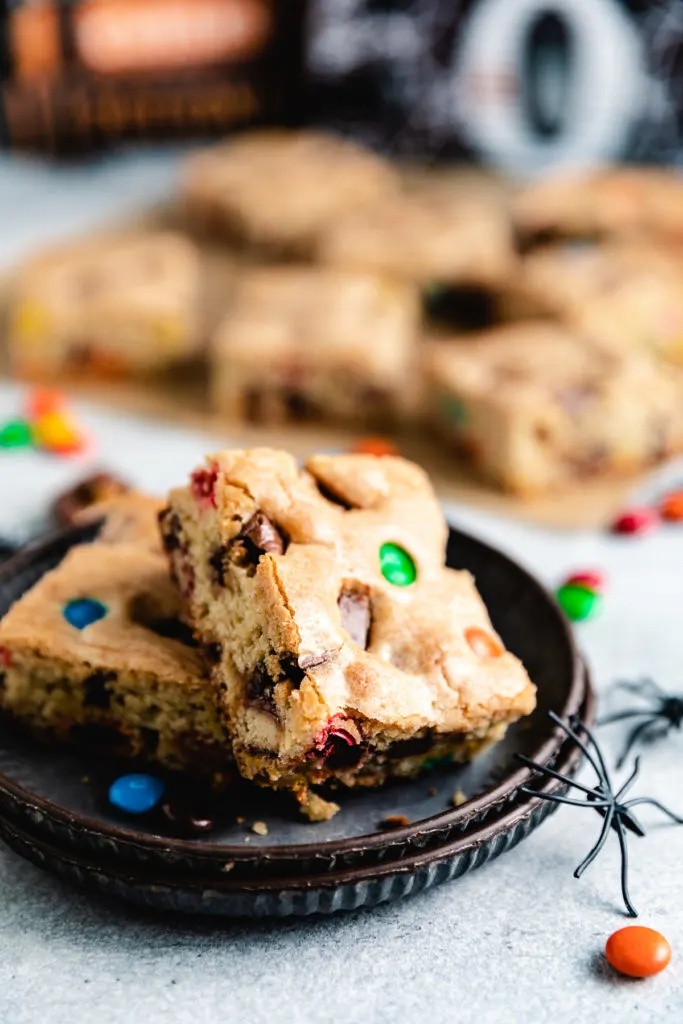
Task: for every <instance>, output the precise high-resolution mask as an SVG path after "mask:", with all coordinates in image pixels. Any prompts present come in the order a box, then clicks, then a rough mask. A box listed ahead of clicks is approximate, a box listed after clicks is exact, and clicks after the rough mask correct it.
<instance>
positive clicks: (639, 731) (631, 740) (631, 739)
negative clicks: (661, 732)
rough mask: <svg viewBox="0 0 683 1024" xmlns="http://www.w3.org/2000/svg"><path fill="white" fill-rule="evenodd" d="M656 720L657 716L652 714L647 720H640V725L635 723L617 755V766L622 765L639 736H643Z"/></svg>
mask: <svg viewBox="0 0 683 1024" xmlns="http://www.w3.org/2000/svg"><path fill="white" fill-rule="evenodd" d="M656 721H657V716H656V715H653V716H652V717H651V718H648V719H647V721H645V722H641V723H640V725H637V726H636V727H635V729H632V730H631V732H630V733H629V735H628V738H627V740H626V746H625V747H624V749H623V750H622V752H621V754H620V755H619V760H618V761H617V768H621V767H622V765H623V764H624V761H625V760H626V758H627V757H628V755H629V754H630V753H631V751H632V750H633V748H634V747H635V745H636V743H637V742H638V740H639V739H640V737H641V736H643V735H644V734H645V733H646V732H647V730H648V729H649V728H651V726H653V725H654V724H655V723H656Z"/></svg>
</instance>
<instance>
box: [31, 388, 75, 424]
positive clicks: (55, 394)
mask: <svg viewBox="0 0 683 1024" xmlns="http://www.w3.org/2000/svg"><path fill="white" fill-rule="evenodd" d="M65 405H66V399H65V397H64V395H63V394H62V392H61V391H57V390H56V389H53V388H38V389H37V390H35V391H32V392H31V394H30V395H29V396H28V400H27V402H26V408H27V411H28V415H29V418H30V419H32V420H36V419H40V417H41V416H45V415H46V414H47V413H52V412H59V411H60V410H61V409H63V408H64V407H65Z"/></svg>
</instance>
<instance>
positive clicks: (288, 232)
mask: <svg viewBox="0 0 683 1024" xmlns="http://www.w3.org/2000/svg"><path fill="white" fill-rule="evenodd" d="M397 187H398V176H397V173H396V172H395V171H394V169H393V168H392V167H391V165H390V164H388V163H387V162H386V161H385V160H383V159H382V158H381V157H379V156H377V155H376V154H374V153H372V152H370V151H369V150H366V149H364V148H362V147H361V146H359V145H358V144H356V143H353V142H351V141H349V140H346V139H342V138H339V137H336V136H334V135H327V134H324V133H322V132H316V131H305V132H304V131H302V132H287V131H276V130H270V131H261V132H252V133H249V134H246V135H243V136H241V137H239V138H235V139H232V140H231V141H229V142H227V143H225V144H223V145H221V146H218V147H216V148H214V149H208V150H205V151H203V152H200V153H197V154H195V155H193V156H192V157H190V159H189V160H188V162H187V165H186V168H185V174H184V180H183V185H182V201H183V203H184V207H185V209H186V211H187V215H188V217H189V219H190V221H191V222H193V223H194V224H195V225H196V226H198V227H200V228H202V229H204V230H208V231H209V232H210V233H211V234H217V233H218V234H222V235H223V236H225V237H227V238H228V239H238V240H241V241H244V242H247V243H250V244H251V245H254V246H257V247H258V248H265V249H267V250H269V251H271V252H276V253H278V254H281V253H287V254H294V255H299V256H303V255H310V254H311V251H312V249H313V248H314V247H315V244H316V242H317V239H318V237H319V234H320V232H321V230H322V229H323V228H324V227H326V226H327V225H328V224H329V223H330V222H331V221H334V220H335V219H336V218H337V217H338V216H340V215H341V214H342V213H345V212H346V211H347V210H350V209H353V208H355V207H358V206H363V205H364V204H366V203H368V202H369V201H371V200H373V199H376V198H377V197H378V196H381V195H383V194H384V193H385V192H387V191H391V190H393V189H395V188H397Z"/></svg>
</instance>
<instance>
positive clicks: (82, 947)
mask: <svg viewBox="0 0 683 1024" xmlns="http://www.w3.org/2000/svg"><path fill="white" fill-rule="evenodd" d="M174 173H175V163H174V159H173V157H172V156H170V155H169V154H167V153H165V154H158V153H157V154H153V155H152V154H145V153H140V154H135V155H132V156H128V157H125V158H119V159H114V158H109V159H107V160H106V161H102V162H100V163H99V164H97V165H90V166H81V167H76V168H71V169H65V168H59V169H54V168H49V167H47V166H44V165H40V164H37V163H34V162H30V161H16V162H14V161H12V160H11V159H10V158H4V159H0V225H2V227H1V228H0V264H1V263H9V262H11V260H13V259H15V258H16V256H17V255H20V254H21V253H24V252H27V251H29V250H30V249H31V248H32V247H35V246H37V245H39V244H40V243H41V242H42V241H44V240H45V239H48V238H49V239H53V238H56V237H59V236H60V235H65V234H67V233H68V232H69V231H74V230H82V229H83V228H85V227H87V226H89V225H91V224H95V223H98V222H105V221H106V220H107V219H108V218H109V217H111V216H112V215H118V214H119V213H121V212H125V213H127V212H130V211H132V210H134V209H136V208H137V207H142V206H144V205H145V203H148V202H149V201H150V200H154V199H157V198H161V197H163V196H164V195H165V194H166V193H167V191H168V189H169V188H170V186H171V183H172V181H173V177H174ZM21 400H22V392H21V391H20V389H17V388H14V387H12V386H10V385H0V421H2V420H4V419H6V418H8V417H10V416H13V415H15V414H17V413H18V412H19V411H20V409H21ZM77 408H78V411H79V413H80V415H81V416H82V419H83V421H84V423H85V424H86V425H87V426H88V428H89V429H90V431H91V432H92V435H93V437H94V438H95V439H96V442H97V446H98V451H97V456H96V459H95V461H96V462H97V464H98V465H102V464H104V465H106V466H108V467H109V468H111V469H113V470H117V469H118V470H119V472H121V473H122V474H124V475H125V476H127V477H129V478H132V479H133V481H134V482H136V483H137V484H139V485H140V486H142V487H144V488H146V489H149V490H152V491H159V492H161V491H163V490H164V489H165V488H166V487H168V486H169V485H171V484H173V483H175V482H176V481H177V480H178V479H181V478H182V477H183V475H184V474H185V472H186V471H187V469H188V468H189V467H190V466H191V465H192V464H193V463H194V462H195V461H196V460H197V459H198V457H199V456H200V455H201V454H202V453H203V452H204V451H206V450H209V449H210V448H211V447H212V445H214V444H215V443H216V442H215V441H214V440H212V439H211V438H208V437H204V436H202V435H201V434H196V433H190V432H187V431H178V430H175V429H174V428H173V427H170V426H169V427H164V426H161V425H159V424H155V423H152V422H150V421H143V420H135V419H133V418H130V417H129V418H125V419H122V418H121V417H120V416H119V415H117V414H114V413H111V412H108V411H104V410H99V409H97V408H94V407H89V406H87V405H79V406H78V407H77ZM91 462H92V460H88V459H84V460H83V459H82V460H77V461H76V462H71V461H69V462H67V461H59V460H53V459H50V458H48V457H46V456H41V455H38V454H36V453H33V452H30V453H20V452H15V453H0V536H2V535H3V534H5V535H7V534H11V535H13V536H15V537H21V536H26V535H27V534H28V533H30V532H32V531H33V530H34V529H37V528H39V525H40V520H41V516H42V514H43V512H44V508H45V503H46V501H47V500H48V498H49V496H50V495H51V494H53V493H54V492H55V491H56V490H57V489H59V488H61V487H62V486H63V485H64V484H66V483H67V482H68V481H69V480H70V479H72V478H76V477H78V476H80V475H81V474H82V473H84V472H85V471H86V469H87V467H88V465H89V464H90V463H91ZM679 482H680V483H683V464H681V463H679V464H678V465H674V466H671V467H669V468H668V469H667V470H666V471H664V472H661V473H659V474H657V475H656V476H654V477H653V478H652V479H651V480H650V481H649V482H648V483H647V484H646V485H644V486H643V487H642V488H641V489H640V494H639V495H638V496H639V497H640V496H650V497H655V496H656V495H657V494H658V493H660V492H661V491H662V490H663V489H664V488H665V487H666V485H667V484H676V483H679ZM447 512H448V514H449V517H450V518H451V519H452V521H453V522H455V523H457V524H458V525H460V526H462V527H463V528H465V529H468V530H471V531H473V532H477V533H478V534H480V535H481V536H482V537H484V538H485V539H487V540H489V541H491V542H493V543H494V544H496V545H498V546H499V547H501V548H502V549H504V550H506V551H508V552H510V553H511V554H513V555H514V556H516V557H518V558H519V559H520V560H521V561H523V562H524V563H525V564H526V565H527V566H529V567H530V568H531V569H532V570H533V571H534V572H535V573H536V574H537V575H538V576H539V577H540V578H541V579H542V580H543V581H544V582H545V583H546V584H547V585H548V586H551V587H552V586H556V585H557V584H558V582H560V581H561V579H562V578H563V576H564V575H566V574H567V573H568V572H569V571H572V570H576V569H580V568H586V567H596V566H597V567H600V568H602V569H604V570H606V572H607V573H608V576H609V588H608V591H607V596H606V604H605V610H604V614H603V615H602V617H601V618H599V619H597V620H595V621H593V622H589V623H585V624H583V625H581V626H579V627H577V633H578V637H579V641H580V644H581V647H582V648H583V649H584V651H585V652H586V653H587V656H588V659H589V662H590V664H591V667H592V669H593V673H594V676H595V680H596V683H597V685H598V688H599V689H600V690H602V691H605V690H606V689H607V688H609V686H610V684H611V683H612V682H613V680H615V679H616V678H631V679H633V678H636V677H638V676H640V675H643V674H649V675H652V676H653V677H654V678H656V679H657V680H658V681H659V682H660V683H661V684H663V685H664V686H665V687H667V688H669V689H670V690H672V691H679V692H683V671H682V666H683V621H682V620H683V527H680V528H674V527H669V528H666V529H662V530H661V531H659V532H658V533H656V534H654V535H652V536H650V537H648V538H645V539H642V540H627V539H623V538H614V537H611V536H610V535H608V534H607V533H600V532H597V531H596V532H590V531H581V532H576V533H570V534H567V533H561V534H560V533H555V532H553V531H551V530H547V529H541V528H534V527H531V526H529V525H526V524H522V523H519V522H515V521H512V520H510V521H506V520H502V519H498V518H495V517H493V516H490V515H487V514H483V513H479V512H477V511H474V510H472V509H468V508H464V507H456V506H449V507H448V508H447ZM601 735H602V737H603V740H604V743H605V745H606V747H607V749H608V751H609V752H610V754H611V755H614V753H615V751H616V749H617V745H618V742H619V740H620V738H623V735H624V732H623V730H621V728H620V727H619V726H614V727H611V728H609V729H606V730H604V731H602V732H601ZM585 774H586V777H587V778H588V777H590V773H589V772H586V773H585ZM636 792H637V793H640V794H647V795H651V796H656V797H658V798H659V799H661V800H663V801H665V802H669V803H670V804H671V805H673V806H674V807H677V808H678V809H679V810H681V811H683V736H681V735H680V734H678V735H675V736H672V737H671V738H670V739H669V740H668V741H667V742H665V743H662V744H660V745H658V746H656V747H653V748H651V749H650V750H648V751H647V754H646V757H645V759H644V766H643V772H642V780H641V782H640V783H639V785H638V787H637V791H636ZM643 819H644V820H645V821H646V822H650V821H651V822H652V828H651V830H650V832H649V834H648V836H647V837H646V838H645V839H634V840H633V841H632V842H631V844H630V845H631V855H632V857H631V859H632V866H631V888H632V895H633V898H634V900H635V901H636V904H637V906H638V907H639V909H640V911H641V919H640V923H642V924H646V925H651V926H653V927H655V928H658V929H659V930H661V931H662V932H664V934H666V935H667V937H668V938H669V940H670V942H671V944H672V946H673V949H674V961H673V963H672V965H671V967H670V968H669V969H668V971H666V972H665V973H664V974H663V975H661V976H660V977H658V978H654V979H651V980H648V981H643V982H633V981H627V980H622V979H618V978H616V977H615V976H614V975H613V974H612V973H611V971H610V970H609V969H608V968H607V967H606V966H605V964H604V961H603V960H602V958H601V955H600V954H601V950H602V949H603V947H604V942H605V940H606V938H607V936H608V935H609V934H610V933H611V932H612V931H614V930H615V929H616V928H618V927H621V926H622V925H623V924H625V923H627V921H626V919H625V918H624V916H623V914H622V911H621V904H620V893H619V874H618V853H617V848H616V846H617V844H616V841H615V839H614V838H612V839H610V842H609V844H608V848H607V850H606V851H605V853H604V854H603V855H602V856H601V857H600V859H599V860H598V861H597V862H596V863H595V864H594V865H593V867H592V868H591V869H590V870H589V872H588V873H587V874H586V875H585V876H584V878H583V879H582V880H581V881H580V882H577V881H575V880H574V879H573V878H572V871H573V869H574V867H575V865H576V864H577V863H578V862H579V861H580V860H581V859H582V857H583V855H584V854H585V853H586V852H587V850H588V849H589V848H590V846H591V845H592V843H593V841H594V839H595V837H596V835H597V832H598V830H599V825H600V822H599V819H598V817H597V815H595V816H592V815H590V814H587V813H586V812H584V811H578V810H574V809H573V808H563V809H561V810H560V811H559V813H557V814H556V815H554V816H553V818H551V819H550V820H549V821H548V822H546V823H545V824H544V825H543V827H542V828H541V829H539V831H538V832H536V833H535V834H534V835H533V836H531V838H530V839H528V840H527V841H526V842H524V843H523V844H522V845H521V846H519V847H517V849H515V850H513V851H512V852H511V853H509V854H507V855H505V856H504V857H502V858H500V859H499V860H497V861H495V862H493V863H492V864H490V865H488V866H487V867H485V868H483V869H481V870H479V871H477V872H475V873H474V874H472V875H470V876H468V877H466V878H464V879H462V880H460V881H459V882H456V883H452V884H450V885H445V886H442V887H440V888H437V889H435V890H433V891H431V892H429V893H427V894H425V895H423V896H420V897H416V898H414V899H411V900H407V901H404V902H402V903H399V904H394V905H389V906H384V907H380V908H378V909H375V910H372V911H360V912H357V913H353V914H349V915H344V916H337V917H334V918H331V919H322V918H321V919H316V920H301V921H287V922H262V923H257V924H245V923H238V924H230V923H227V924H216V923H212V922H203V921H197V920H192V921H187V920H182V919H171V918H166V917H153V916H150V915H148V914H145V913H143V912H141V911H137V910H134V909H127V908H126V907H123V906H121V907H115V906H113V905H112V904H110V903H104V902H101V901H99V900H97V899H93V898H90V897H88V896H85V895H83V894H81V893H80V892H78V891H77V890H75V889H73V888H70V887H68V886H66V885H64V884H62V883H60V882H59V881H57V880H56V879H54V878H52V877H50V876H49V875H46V874H43V873H42V872H40V871H38V870H37V869H35V868H33V867H32V866H31V865H29V864H27V863H25V862H24V861H23V860H21V859H20V858H19V857H18V856H16V855H15V854H13V853H11V852H10V851H8V850H7V849H5V848H4V847H0V1024H80V1022H91V1021H101V1022H103V1024H119V1022H120V1024H162V1022H163V1024H176V1022H177V1024H186V1022H187V1024H228V1022H230V1024H233V1022H234V1024H251V1022H254V1024H261V1022H263V1024H299V1022H302V1024H303V1022H306V1024H330V1021H334V1022H335V1024H373V1022H390V1024H421V1022H423V1021H428V1022H431V1024H440V1022H444V1024H470V1022H471V1024H509V1022H513V1024H516V1022H520V1024H521V1022H524V1024H544V1022H548V1024H583V1022H588V1021H590V1022H597V1024H630V1022H631V1021H634V1022H635V1021H637V1022H642V1024H645V1022H653V1024H654V1022H657V1024H662V1022H669V1021H671V1022H680V1021H682V1020H683V867H682V866H683V828H676V827H669V826H666V825H662V824H660V819H659V818H658V817H657V815H656V813H654V812H652V813H650V812H645V813H643Z"/></svg>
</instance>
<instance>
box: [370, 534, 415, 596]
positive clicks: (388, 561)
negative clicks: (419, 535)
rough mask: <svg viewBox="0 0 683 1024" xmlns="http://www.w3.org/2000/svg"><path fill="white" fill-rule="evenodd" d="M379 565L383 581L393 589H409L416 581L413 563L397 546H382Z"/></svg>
mask: <svg viewBox="0 0 683 1024" xmlns="http://www.w3.org/2000/svg"><path fill="white" fill-rule="evenodd" d="M379 565H380V569H381V570H382V576H384V579H385V580H386V581H387V583H392V584H393V585H394V586H395V587H409V586H410V584H411V583H414V582H415V580H416V579H417V569H416V567H415V562H414V561H413V560H412V558H411V557H410V555H409V554H408V552H407V551H405V550H404V549H403V548H402V547H399V545H398V544H391V543H388V544H382V547H381V548H380V549H379Z"/></svg>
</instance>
